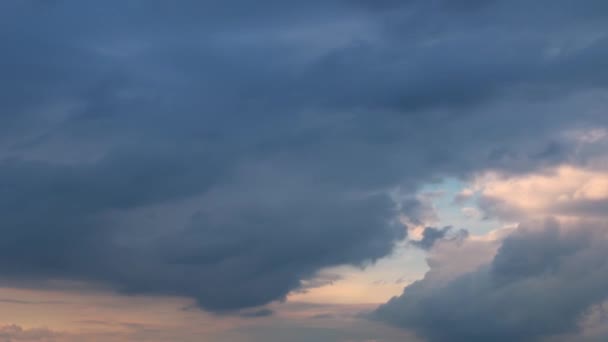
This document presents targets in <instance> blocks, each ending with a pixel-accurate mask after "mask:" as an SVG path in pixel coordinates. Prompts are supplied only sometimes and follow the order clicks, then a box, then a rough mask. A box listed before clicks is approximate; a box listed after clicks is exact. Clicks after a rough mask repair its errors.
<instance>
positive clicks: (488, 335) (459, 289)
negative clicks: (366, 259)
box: [374, 222, 608, 342]
mask: <svg viewBox="0 0 608 342" xmlns="http://www.w3.org/2000/svg"><path fill="white" fill-rule="evenodd" d="M604 229H605V228H604V227H592V228H590V227H582V228H581V227H576V229H574V230H573V229H563V228H560V227H559V226H558V224H557V223H555V222H549V223H547V224H546V225H545V226H544V227H520V228H519V230H518V231H517V232H516V233H514V234H513V235H511V236H509V237H508V238H507V239H506V240H505V241H504V242H503V243H502V246H501V247H500V249H499V251H498V253H497V255H496V256H495V257H494V259H493V261H492V262H491V263H490V264H489V265H486V266H483V267H481V268H479V269H478V270H477V271H474V272H471V273H466V274H464V275H462V276H460V277H457V278H456V279H454V280H452V281H450V282H448V283H447V284H444V285H439V286H437V285H435V284H433V281H432V279H431V278H429V277H427V278H425V279H423V280H420V281H418V282H415V283H414V284H412V285H410V286H408V287H406V289H405V290H404V293H403V295H401V296H400V297H395V298H393V299H391V300H390V301H389V302H388V303H386V304H384V305H382V306H381V307H380V308H378V310H377V311H376V312H375V313H374V317H376V318H377V319H380V320H383V321H386V322H389V323H391V324H394V325H397V326H400V327H404V328H408V329H411V330H413V331H415V332H416V333H417V334H419V335H420V336H421V337H424V338H426V339H427V340H428V341H432V342H443V341H539V340H541V339H542V338H547V337H551V336H557V335H561V334H572V333H577V332H578V330H579V325H578V324H579V323H580V321H581V320H582V319H583V318H584V317H585V314H586V313H587V312H588V311H589V310H590V309H592V307H593V306H594V305H598V304H600V303H602V302H603V300H605V299H606V298H608V276H607V275H608V272H607V271H608V240H606V236H605V233H604V232H603V230H604Z"/></svg>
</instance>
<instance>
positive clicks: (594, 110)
mask: <svg viewBox="0 0 608 342" xmlns="http://www.w3.org/2000/svg"><path fill="white" fill-rule="evenodd" d="M458 3H459V4H458V5H456V4H455V3H454V2H450V1H433V2H429V1H406V2H396V1H338V0H336V1H323V2H320V1H312V2H310V1H309V2H305V3H303V2H292V1H287V2H285V1H261V2H260V1H258V2H255V4H254V3H252V2H247V1H234V2H232V3H230V4H227V3H225V2H219V1H206V2H198V1H181V2H180V3H179V4H174V3H171V4H169V3H167V2H165V1H156V0H152V1H138V0H133V1H117V0H116V1H114V0H110V1H104V2H97V1H79V2H73V1H52V2H42V1H34V0H30V1H4V2H2V3H1V4H0V22H1V24H0V37H1V41H2V42H3V43H2V44H3V51H5V53H3V55H2V57H0V59H1V63H0V73H1V74H2V75H4V77H3V78H2V81H0V103H1V106H2V107H1V112H2V114H1V115H0V188H1V189H2V192H1V193H0V217H2V219H1V221H0V234H2V239H1V240H0V282H2V283H3V284H11V285H15V286H28V287H49V286H52V284H53V281H55V280H57V279H60V280H70V281H78V282H84V283H86V284H94V285H97V286H105V287H109V288H111V289H114V290H116V291H119V292H121V293H129V294H151V295H177V296H187V297H192V298H195V299H196V300H197V301H198V303H199V304H200V305H201V306H202V307H203V308H205V309H209V310H213V311H220V312H221V311H227V310H228V311H230V310H239V309H242V308H247V307H255V306H260V305H264V304H266V303H269V302H271V301H274V300H281V299H283V298H285V296H286V295H287V293H289V292H290V291H292V290H294V289H297V288H299V287H300V286H301V285H302V281H303V280H306V279H310V278H311V277H313V276H314V275H315V274H316V273H317V272H318V271H319V270H321V269H323V268H325V267H329V266H335V265H342V264H351V265H365V264H366V263H369V262H371V261H373V260H377V259H378V258H381V257H383V256H385V255H387V254H389V253H390V252H391V250H392V247H393V245H394V244H395V243H396V242H398V241H400V240H402V239H404V238H405V236H406V232H405V227H403V226H402V225H400V224H399V220H398V218H399V216H400V215H408V214H410V215H411V214H412V213H411V212H409V210H408V208H414V207H416V206H412V204H411V203H405V201H404V202H403V203H402V200H403V198H401V197H400V196H394V193H395V190H396V189H397V190H398V191H397V192H398V193H402V194H406V195H408V196H409V197H408V198H412V197H411V195H413V194H414V193H415V191H416V190H417V189H419V188H420V187H421V186H422V185H423V184H425V183H427V182H432V181H435V180H437V179H440V178H442V177H447V176H455V177H466V176H469V175H472V174H474V173H476V172H480V171H483V170H487V169H499V170H501V171H503V172H506V173H521V172H526V171H530V170H535V169H537V168H539V167H544V166H547V165H555V164H559V163H563V162H570V163H584V162H585V158H583V157H584V156H585V155H583V154H581V152H580V151H578V150H576V149H573V148H572V145H571V144H569V140H568V139H567V138H566V137H565V136H564V132H566V131H568V130H570V129H572V128H573V127H574V126H577V127H578V126H580V127H581V128H587V127H599V126H602V125H606V121H608V116H606V115H602V113H601V112H598V110H599V109H601V108H605V107H606V102H607V100H608V99H607V98H606V94H605V91H604V90H605V86H606V84H607V82H608V74H607V73H606V70H608V68H606V67H605V66H606V61H607V60H608V48H606V46H607V45H606V41H607V40H606V39H607V37H606V26H607V24H606V23H608V20H606V19H607V14H608V8H606V5H605V2H604V1H587V2H584V3H581V2H573V1H566V0H560V1H558V2H555V1H551V2H549V1H537V2H535V3H534V4H530V3H529V2H524V1H509V2H507V1H489V2H479V1H464V2H458ZM589 153H592V152H589ZM594 153H595V152H594Z"/></svg>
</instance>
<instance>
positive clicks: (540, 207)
mask: <svg viewBox="0 0 608 342" xmlns="http://www.w3.org/2000/svg"><path fill="white" fill-rule="evenodd" d="M476 186H477V187H479V188H480V196H479V203H478V204H479V206H480V208H481V209H482V210H483V211H484V213H485V214H486V215H487V216H489V217H497V218H500V219H503V220H510V221H518V220H522V219H524V220H525V219H526V218H531V217H536V218H539V217H540V218H542V217H545V216H554V217H558V218H561V219H570V220H572V219H577V218H585V219H587V220H590V219H595V220H605V219H606V218H607V217H606V213H608V211H607V209H608V190H607V189H608V172H607V171H606V169H605V168H593V167H587V168H581V167H573V166H569V165H563V166H560V167H557V168H551V169H548V170H543V171H542V172H536V173H532V174H528V175H519V176H507V177H501V176H496V175H494V176H491V175H489V176H485V177H480V179H479V180H478V181H477V184H476Z"/></svg>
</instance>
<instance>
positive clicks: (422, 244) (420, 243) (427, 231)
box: [410, 226, 469, 250]
mask: <svg viewBox="0 0 608 342" xmlns="http://www.w3.org/2000/svg"><path fill="white" fill-rule="evenodd" d="M452 231H453V228H452V227H451V226H447V227H443V228H441V229H439V228H434V227H426V228H424V231H423V232H422V239H420V240H411V241H410V243H411V244H412V245H414V246H416V247H419V248H422V249H426V250H429V249H431V248H433V246H434V245H435V243H436V242H437V241H439V240H442V239H446V238H447V239H450V240H462V239H466V238H467V236H468V235H469V233H468V231H466V230H464V229H460V230H458V231H456V232H454V233H453V234H451V235H452V236H448V234H449V233H451V232H452Z"/></svg>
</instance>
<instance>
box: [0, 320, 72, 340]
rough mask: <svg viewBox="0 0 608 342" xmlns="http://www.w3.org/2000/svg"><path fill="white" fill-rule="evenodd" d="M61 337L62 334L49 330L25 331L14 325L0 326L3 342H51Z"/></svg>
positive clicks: (0, 337) (0, 335) (0, 336)
mask: <svg viewBox="0 0 608 342" xmlns="http://www.w3.org/2000/svg"><path fill="white" fill-rule="evenodd" d="M59 336H60V334H58V333H56V332H53V331H51V330H48V329H24V328H22V327H20V326H18V325H14V324H12V325H3V326H0V339H2V341H3V342H17V341H22V342H33V341H40V342H51V341H55V339H56V338H57V337H59Z"/></svg>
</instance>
